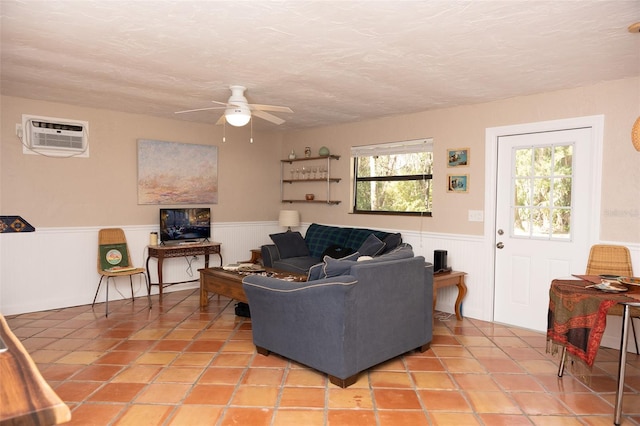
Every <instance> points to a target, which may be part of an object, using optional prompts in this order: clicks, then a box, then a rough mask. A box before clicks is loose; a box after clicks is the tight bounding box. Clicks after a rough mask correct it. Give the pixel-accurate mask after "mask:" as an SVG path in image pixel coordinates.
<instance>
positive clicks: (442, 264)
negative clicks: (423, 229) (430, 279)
mask: <svg viewBox="0 0 640 426" xmlns="http://www.w3.org/2000/svg"><path fill="white" fill-rule="evenodd" d="M446 269H447V251H446V250H434V251H433V272H438V271H442V270H446Z"/></svg>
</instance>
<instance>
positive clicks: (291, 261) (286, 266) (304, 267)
mask: <svg viewBox="0 0 640 426" xmlns="http://www.w3.org/2000/svg"><path fill="white" fill-rule="evenodd" d="M318 262H320V259H318V258H317V257H311V256H299V257H287V258H285V259H278V260H274V261H273V265H272V267H273V268H275V269H279V270H281V271H289V272H295V273H296V274H306V273H308V271H309V268H311V267H312V266H313V265H315V264H316V263H318Z"/></svg>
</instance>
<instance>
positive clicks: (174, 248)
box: [146, 241, 222, 300]
mask: <svg viewBox="0 0 640 426" xmlns="http://www.w3.org/2000/svg"><path fill="white" fill-rule="evenodd" d="M211 254H217V255H218V256H219V257H220V266H222V254H220V243H216V242H215V241H212V242H206V243H193V244H192V243H188V244H171V245H155V246H147V263H146V265H147V276H148V277H149V294H151V286H152V285H157V286H158V288H159V293H160V300H162V289H163V288H164V287H168V286H170V285H174V284H184V283H190V282H195V281H198V280H199V279H198V278H194V279H190V280H185V281H177V282H171V283H165V282H164V281H163V280H162V264H163V263H164V259H168V258H172V257H189V256H204V267H205V268H208V267H209V255H211ZM152 257H153V258H155V259H157V260H158V282H157V283H154V282H152V281H151V274H150V273H149V260H151V258H152Z"/></svg>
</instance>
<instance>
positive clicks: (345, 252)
mask: <svg viewBox="0 0 640 426" xmlns="http://www.w3.org/2000/svg"><path fill="white" fill-rule="evenodd" d="M353 253H354V251H353V249H352V248H349V247H342V246H340V245H338V244H333V245H330V246H329V247H327V248H326V249H325V250H324V251H323V252H322V256H320V257H322V258H323V259H324V257H325V256H329V257H332V258H334V259H341V258H343V257H345V256H349V255H350V254H353Z"/></svg>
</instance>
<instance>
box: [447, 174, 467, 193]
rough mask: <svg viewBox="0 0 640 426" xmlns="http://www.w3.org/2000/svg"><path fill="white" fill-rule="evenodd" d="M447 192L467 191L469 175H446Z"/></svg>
mask: <svg viewBox="0 0 640 426" xmlns="http://www.w3.org/2000/svg"><path fill="white" fill-rule="evenodd" d="M447 192H469V175H447Z"/></svg>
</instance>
